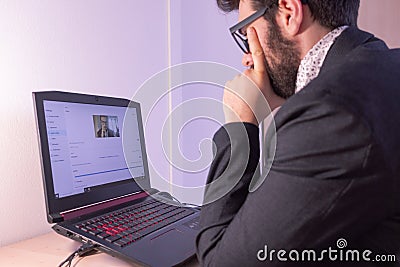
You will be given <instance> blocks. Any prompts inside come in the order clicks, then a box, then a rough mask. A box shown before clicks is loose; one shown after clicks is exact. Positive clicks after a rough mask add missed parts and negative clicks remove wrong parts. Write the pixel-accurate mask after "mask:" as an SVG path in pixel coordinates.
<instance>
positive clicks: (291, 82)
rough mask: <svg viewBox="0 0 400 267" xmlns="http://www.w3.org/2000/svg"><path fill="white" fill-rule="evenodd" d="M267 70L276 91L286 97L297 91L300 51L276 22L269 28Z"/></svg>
mask: <svg viewBox="0 0 400 267" xmlns="http://www.w3.org/2000/svg"><path fill="white" fill-rule="evenodd" d="M268 41H269V42H268V43H267V47H268V50H269V51H268V52H269V56H268V59H267V62H266V64H267V66H266V68H267V71H268V74H269V77H270V80H271V85H272V89H273V90H274V92H275V93H276V94H277V95H278V96H280V97H283V98H285V99H287V98H289V97H290V96H292V95H293V94H294V93H295V90H296V80H297V72H298V69H299V66H300V62H301V59H300V52H299V50H298V49H297V47H296V45H295V43H294V42H293V41H291V40H288V39H287V38H285V37H284V36H283V35H282V33H281V31H280V29H279V27H278V26H277V25H276V23H271V24H270V25H269V29H268Z"/></svg>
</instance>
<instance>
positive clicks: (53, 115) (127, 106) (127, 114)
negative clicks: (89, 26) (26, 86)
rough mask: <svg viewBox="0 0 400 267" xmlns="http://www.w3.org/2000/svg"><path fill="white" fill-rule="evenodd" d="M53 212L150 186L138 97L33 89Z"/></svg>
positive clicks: (47, 193)
mask: <svg viewBox="0 0 400 267" xmlns="http://www.w3.org/2000/svg"><path fill="white" fill-rule="evenodd" d="M33 97H34V103H35V112H36V120H37V129H38V133H39V144H40V146H39V148H40V152H41V162H42V173H43V181H44V190H45V196H46V206H47V212H48V215H49V216H57V214H60V213H63V212H65V211H68V210H74V209H79V208H81V207H85V206H88V205H92V204H97V203H101V202H104V201H108V200H112V199H116V198H122V197H124V196H129V195H133V194H137V193H139V192H143V191H144V190H147V189H150V178H149V174H148V166H147V158H146V147H145V142H144V133H143V125H142V117H141V112H140V105H139V103H136V102H133V101H129V100H127V99H121V98H114V97H104V96H95V95H84V94H76V93H66V92H55V91H47V92H35V93H33Z"/></svg>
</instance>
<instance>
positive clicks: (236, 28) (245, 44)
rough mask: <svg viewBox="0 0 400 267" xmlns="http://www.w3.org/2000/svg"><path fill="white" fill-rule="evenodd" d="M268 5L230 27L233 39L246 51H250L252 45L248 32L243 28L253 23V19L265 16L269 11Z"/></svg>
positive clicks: (246, 52)
mask: <svg viewBox="0 0 400 267" xmlns="http://www.w3.org/2000/svg"><path fill="white" fill-rule="evenodd" d="M267 10H268V7H264V8H263V9H260V10H258V11H257V12H255V13H254V14H252V15H250V16H248V17H247V18H245V19H244V20H242V21H240V22H239V23H237V24H235V25H233V26H232V27H230V28H229V31H230V32H231V34H232V37H233V39H234V40H235V42H236V43H237V44H238V46H239V47H240V49H241V50H242V51H243V52H244V53H245V54H248V53H250V46H249V41H248V40H247V37H246V33H244V32H242V29H243V28H244V27H245V26H246V25H249V24H250V23H252V22H253V21H255V20H257V19H258V18H260V17H261V16H264V14H265V12H267Z"/></svg>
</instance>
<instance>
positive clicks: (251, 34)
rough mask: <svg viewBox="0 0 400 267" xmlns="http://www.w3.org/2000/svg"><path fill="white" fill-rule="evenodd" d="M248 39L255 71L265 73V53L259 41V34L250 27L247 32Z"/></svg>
mask: <svg viewBox="0 0 400 267" xmlns="http://www.w3.org/2000/svg"><path fill="white" fill-rule="evenodd" d="M247 38H248V41H249V46H250V52H251V55H252V57H253V62H254V70H255V71H259V72H265V71H266V67H265V56H264V51H263V49H262V47H261V44H260V40H259V39H258V35H257V32H256V30H255V29H254V28H253V27H250V28H249V29H248V30H247Z"/></svg>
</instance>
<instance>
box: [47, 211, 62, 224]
mask: <svg viewBox="0 0 400 267" xmlns="http://www.w3.org/2000/svg"><path fill="white" fill-rule="evenodd" d="M47 216H48V218H47V221H48V222H50V223H59V222H63V221H64V217H63V216H62V215H61V214H59V213H52V214H49V215H47Z"/></svg>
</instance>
